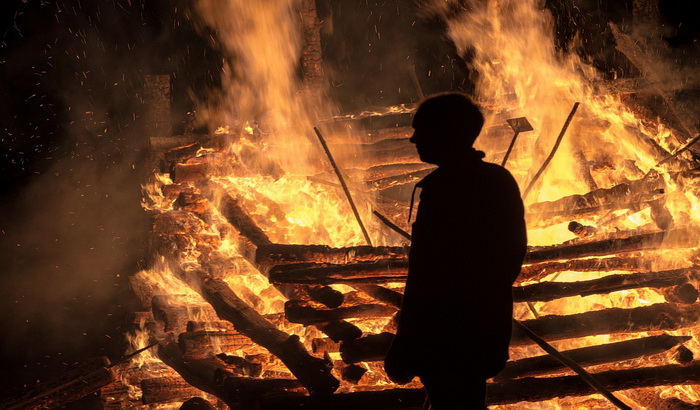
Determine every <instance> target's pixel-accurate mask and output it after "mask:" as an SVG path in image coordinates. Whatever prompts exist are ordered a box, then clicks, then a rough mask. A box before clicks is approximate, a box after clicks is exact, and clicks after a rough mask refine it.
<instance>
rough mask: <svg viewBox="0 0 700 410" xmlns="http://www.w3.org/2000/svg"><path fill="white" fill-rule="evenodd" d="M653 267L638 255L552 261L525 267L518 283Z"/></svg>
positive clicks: (521, 271)
mask: <svg viewBox="0 0 700 410" xmlns="http://www.w3.org/2000/svg"><path fill="white" fill-rule="evenodd" d="M650 268H651V266H650V264H648V263H645V262H643V261H641V260H640V258H639V257H638V256H636V255H634V256H629V257H622V256H615V257H611V258H591V259H571V260H567V261H552V262H542V263H534V264H532V265H525V266H523V267H522V268H521V270H520V275H519V276H518V282H523V281H527V280H540V279H543V278H544V277H546V276H549V275H551V274H553V273H556V272H563V271H579V272H590V271H612V270H629V271H634V270H645V269H650Z"/></svg>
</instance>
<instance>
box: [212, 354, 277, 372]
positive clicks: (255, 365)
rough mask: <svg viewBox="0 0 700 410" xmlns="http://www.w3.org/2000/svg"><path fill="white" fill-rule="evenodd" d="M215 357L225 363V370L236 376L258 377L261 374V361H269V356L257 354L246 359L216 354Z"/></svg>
mask: <svg viewBox="0 0 700 410" xmlns="http://www.w3.org/2000/svg"><path fill="white" fill-rule="evenodd" d="M216 357H217V358H218V359H219V360H221V361H222V362H224V363H226V365H227V370H228V371H230V372H232V373H233V374H235V375H238V376H245V377H260V376H261V375H262V372H263V361H269V357H270V355H265V354H258V355H252V356H246V357H239V356H234V355H229V354H226V353H220V354H217V355H216Z"/></svg>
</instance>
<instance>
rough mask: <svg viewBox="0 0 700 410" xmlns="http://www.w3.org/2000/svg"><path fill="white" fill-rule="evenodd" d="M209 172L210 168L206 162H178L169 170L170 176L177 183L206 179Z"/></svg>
mask: <svg viewBox="0 0 700 410" xmlns="http://www.w3.org/2000/svg"><path fill="white" fill-rule="evenodd" d="M210 173H211V170H210V168H209V165H208V164H206V163H195V164H185V163H178V164H175V165H174V166H173V169H172V171H171V172H170V178H171V179H172V180H173V181H174V182H175V183H178V184H181V183H184V182H198V181H202V180H205V179H207V177H208V176H209V174H210Z"/></svg>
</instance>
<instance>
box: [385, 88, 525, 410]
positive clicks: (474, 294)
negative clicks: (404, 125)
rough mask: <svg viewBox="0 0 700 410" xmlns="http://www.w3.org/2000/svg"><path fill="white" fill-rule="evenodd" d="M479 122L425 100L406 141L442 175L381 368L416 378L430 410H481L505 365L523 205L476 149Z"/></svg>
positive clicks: (419, 222) (429, 184)
mask: <svg viewBox="0 0 700 410" xmlns="http://www.w3.org/2000/svg"><path fill="white" fill-rule="evenodd" d="M483 123H484V117H483V115H482V114H481V112H480V111H479V108H478V107H476V105H474V103H472V101H471V100H470V99H469V97H467V96H466V95H464V94H460V93H447V94H439V95H436V96H433V97H430V98H428V99H426V100H425V101H424V102H423V103H422V104H421V105H420V107H419V108H418V111H417V112H416V114H415V117H414V119H413V128H414V129H415V132H414V134H413V137H412V138H411V142H412V143H414V144H416V149H417V150H418V155H419V156H420V159H421V160H422V161H424V162H428V163H431V164H436V165H438V168H437V169H436V170H435V171H433V172H432V173H431V174H430V175H428V176H426V177H425V178H424V179H423V180H422V181H420V182H419V183H418V185H417V186H418V187H420V188H422V191H421V194H420V203H419V205H418V211H417V214H416V218H415V222H414V223H413V232H412V244H411V251H410V254H409V269H408V280H407V282H406V290H405V293H404V299H403V306H402V308H401V313H400V318H399V325H398V331H397V334H396V338H395V339H394V342H393V344H392V346H391V349H390V351H389V353H388V354H387V357H386V361H385V368H386V371H387V373H388V374H389V376H390V377H391V378H392V379H393V380H394V381H396V382H399V383H407V382H408V381H410V380H411V379H412V378H413V376H418V377H420V380H421V382H422V383H423V384H424V385H425V388H426V390H427V392H428V397H429V398H430V401H431V405H432V406H433V409H434V410H443V409H482V408H485V397H486V379H488V378H491V377H493V376H495V375H496V374H497V373H498V372H499V371H501V370H502V369H503V367H504V366H505V363H506V361H507V360H508V344H509V342H510V336H511V320H512V313H513V298H512V289H511V287H512V284H513V281H514V280H515V278H516V277H517V275H518V273H519V272H520V268H521V264H522V261H523V258H524V256H525V252H526V245H527V237H526V231H525V221H524V216H523V215H524V211H523V203H522V200H521V199H520V192H519V190H518V186H517V184H516V182H515V180H514V179H513V177H512V176H511V174H510V173H509V172H508V171H507V170H506V169H504V168H502V167H500V166H498V165H494V164H491V163H487V162H484V161H482V158H483V157H484V153H483V152H480V151H476V150H475V149H474V148H473V147H472V144H473V143H474V141H475V140H476V137H477V136H478V135H479V133H480V132H481V127H482V126H483Z"/></svg>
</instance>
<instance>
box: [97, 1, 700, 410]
mask: <svg viewBox="0 0 700 410" xmlns="http://www.w3.org/2000/svg"><path fill="white" fill-rule="evenodd" d="M302 3H303V6H302V7H303V10H302V14H301V15H302V19H303V21H304V27H305V30H304V36H305V44H306V47H305V48H304V50H303V53H302V66H303V69H304V72H305V74H306V78H307V82H306V87H307V88H306V89H305V90H306V92H311V91H309V90H313V89H314V88H315V87H318V84H317V83H318V82H320V81H321V80H322V73H321V68H320V65H321V59H320V46H319V41H320V40H319V38H318V35H319V34H318V22H317V20H316V18H315V11H314V8H313V2H310V1H304V2H302ZM524 3H525V2H524ZM637 3H639V4H641V3H643V2H641V1H640V2H636V3H635V4H637ZM455 24H456V23H455ZM613 32H614V34H615V38H616V40H617V44H618V49H620V50H621V51H622V52H623V53H624V54H625V55H629V56H630V60H631V61H632V64H634V65H636V66H638V68H639V69H640V71H643V72H644V71H653V70H654V68H653V67H650V66H649V64H646V63H645V60H644V58H643V56H642V54H640V53H639V50H637V49H636V48H635V47H637V45H636V44H635V43H634V42H632V41H631V40H630V39H629V38H628V37H626V35H625V34H623V33H622V32H620V30H618V29H617V28H616V27H613ZM456 42H457V43H458V41H456ZM651 77H652V76H651V75H647V79H651ZM150 81H151V82H152V87H151V91H152V93H151V94H150V97H149V98H153V100H154V104H155V105H156V106H158V107H160V108H162V107H164V106H165V105H167V104H165V105H164V104H162V103H161V104H158V103H157V102H155V101H158V100H161V101H167V89H168V88H167V78H163V77H152V78H150ZM651 83H652V84H651V87H652V88H653V87H656V86H658V83H657V82H654V81H651ZM620 84H622V85H625V86H629V82H624V81H620V82H619V83H618V84H617V86H616V87H617V88H616V87H613V86H611V85H610V84H607V85H606V86H605V87H598V88H597V89H596V90H595V92H593V91H591V92H590V93H589V94H587V96H588V97H589V98H591V99H592V100H593V99H595V98H598V97H599V95H600V94H601V93H603V94H606V95H605V96H604V97H600V98H601V100H605V101H606V104H607V103H609V101H608V99H609V98H612V97H611V96H610V95H607V94H608V93H610V92H611V90H613V89H614V90H617V91H615V92H620V91H619V89H620V87H622V86H621V85H620ZM648 86H649V85H648V84H647V85H642V88H645V89H646V88H648ZM623 88H624V87H623ZM636 91H637V90H631V92H636ZM622 92H625V93H629V92H630V90H628V89H626V90H623V91H622ZM596 93H597V94H596ZM660 94H663V93H661V92H660ZM147 97H148V96H147ZM662 100H664V101H665V103H667V104H671V102H670V101H667V100H665V98H662ZM588 103H589V102H588V101H583V102H582V105H583V107H584V112H583V113H581V114H579V115H580V117H581V119H580V121H578V123H575V124H574V127H573V129H571V130H570V131H569V134H573V136H574V137H572V139H574V140H576V141H577V142H575V143H572V144H570V147H569V149H570V152H569V153H559V154H557V155H559V156H562V155H564V156H567V155H569V156H570V157H569V159H568V162H569V163H570V164H573V165H571V166H570V168H575V169H576V173H577V174H576V175H579V182H581V183H582V184H584V185H585V186H586V187H587V190H586V191H581V190H580V189H579V190H578V191H577V192H579V193H571V192H569V191H566V190H563V191H562V192H565V194H561V193H560V194H556V193H547V194H546V195H542V194H541V195H540V198H550V199H549V200H547V199H537V200H530V201H528V205H527V210H528V225H529V228H530V231H531V232H530V235H531V237H532V238H533V240H534V242H536V243H538V245H533V246H531V247H530V249H529V253H528V255H527V257H526V263H525V265H524V266H523V270H522V273H521V275H520V278H519V280H518V283H517V286H516V287H514V289H513V292H514V295H515V300H516V302H517V306H516V318H517V319H518V320H520V321H521V322H522V323H523V324H524V325H525V326H526V327H527V328H529V329H530V330H532V331H533V332H535V333H536V334H537V335H539V336H540V337H542V338H543V339H545V340H547V341H548V342H551V344H553V345H555V346H556V347H557V348H558V349H559V350H560V351H562V353H563V354H564V355H566V356H567V357H569V358H570V359H572V360H574V361H575V362H577V363H578V364H579V365H581V366H583V367H585V368H586V369H587V370H588V371H589V372H590V373H592V374H593V376H594V377H595V378H596V379H597V380H598V381H599V382H600V383H601V384H602V385H604V386H605V388H606V389H608V390H610V391H615V392H620V397H621V399H622V400H623V401H625V402H627V403H629V405H632V406H637V407H640V408H685V407H683V406H685V405H687V406H690V405H691V404H689V402H691V401H698V400H700V396H699V395H698V392H700V391H698V390H696V389H697V388H696V387H693V386H694V385H697V384H700V364H698V363H695V362H694V357H693V354H694V352H695V351H697V348H698V347H700V345H698V339H697V337H698V325H697V324H698V320H699V319H700V304H699V303H698V301H697V299H698V291H697V284H698V280H699V279H700V266H699V265H700V258H698V253H697V247H698V228H697V225H696V224H695V223H694V219H693V218H694V217H696V215H694V214H697V208H696V207H697V202H696V201H698V199H700V196H699V195H698V179H697V178H698V176H699V175H698V172H699V171H698V168H697V162H696V160H697V157H696V155H695V154H694V153H693V151H692V150H691V149H688V148H689V147H690V146H691V145H692V143H694V142H695V139H694V138H693V137H694V134H693V133H692V131H690V130H689V129H688V128H687V127H686V126H684V125H682V124H683V122H682V121H680V122H678V121H676V123H674V124H666V126H667V129H670V131H668V132H666V133H665V134H664V133H661V134H663V138H661V137H659V135H660V134H659V133H656V134H653V135H651V134H649V133H645V132H642V131H641V128H642V127H641V124H642V121H641V120H635V121H636V122H635V123H636V124H637V125H639V127H640V129H634V130H630V128H631V127H632V126H631V125H630V123H625V124H623V125H618V124H613V123H612V120H611V119H610V118H609V117H605V118H602V117H601V116H600V115H601V114H600V113H599V112H597V111H596V110H597V109H600V104H603V103H600V102H597V103H590V104H589V107H588V108H586V106H587V104H588ZM499 104H500V102H494V103H493V104H492V105H489V104H485V106H486V108H487V110H488V117H489V122H488V126H487V128H486V129H485V131H484V134H483V135H482V137H481V139H482V140H484V141H486V142H485V143H488V144H489V145H488V146H487V148H489V149H488V157H487V160H491V161H494V162H495V161H500V160H501V158H502V157H503V155H504V152H505V147H506V146H507V145H508V142H509V141H510V137H511V136H512V135H511V134H512V131H511V128H509V126H508V124H507V123H506V119H507V118H509V117H513V116H515V115H514V114H517V113H520V112H522V111H520V109H519V108H517V107H516V106H515V105H513V106H507V104H501V105H499ZM596 104H598V106H596ZM413 108H414V107H412V106H403V107H393V109H387V110H384V111H383V112H364V113H360V114H355V115H347V116H335V117H332V118H326V121H325V122H322V123H321V124H320V126H321V128H322V129H325V130H327V131H329V132H328V135H329V137H330V138H329V141H330V149H331V150H332V151H334V152H336V153H338V162H339V163H340V164H341V167H342V168H343V173H344V174H345V175H346V176H347V177H348V179H349V180H350V181H351V188H352V190H353V193H354V195H355V196H356V198H357V199H358V202H361V203H363V204H364V211H363V212H364V214H365V221H366V222H368V223H369V224H370V228H371V229H370V230H371V232H372V235H373V236H374V237H375V238H377V239H378V241H377V242H378V243H380V244H381V245H379V246H370V245H364V244H361V243H362V238H361V236H359V234H358V232H357V230H356V228H355V227H354V219H353V218H352V214H351V213H349V212H348V208H347V206H346V204H345V203H344V199H343V197H342V191H341V190H340V186H339V185H338V184H337V182H336V179H335V177H334V175H333V173H332V172H331V170H330V169H329V168H328V167H327V166H326V165H325V162H324V161H325V160H324V157H323V154H322V152H321V151H320V149H318V147H317V148H316V151H315V155H316V157H317V160H316V163H315V167H316V172H314V173H307V174H292V173H289V172H287V171H286V170H285V169H284V167H283V166H282V165H281V164H280V163H279V162H277V161H276V160H275V158H274V156H271V155H268V154H269V152H268V151H266V149H267V147H266V144H267V143H268V142H267V141H266V140H265V135H264V134H265V132H263V131H261V130H260V129H259V128H256V126H255V124H252V123H246V124H245V125H244V126H242V127H240V129H234V130H232V129H228V128H221V129H219V130H217V131H216V132H214V133H212V134H210V135H195V134H192V133H189V134H186V135H182V136H171V135H169V131H168V129H167V126H164V125H163V123H162V121H160V120H162V118H163V117H167V112H165V113H164V112H159V113H157V115H156V116H155V117H154V120H153V121H151V124H153V126H152V128H151V133H152V135H151V148H152V151H151V153H150V156H151V165H152V168H153V169H154V171H155V173H154V177H153V180H152V181H150V182H149V184H148V185H145V186H144V192H145V198H144V207H145V209H146V210H147V212H149V213H150V214H151V215H152V232H151V238H150V243H149V248H150V252H149V254H150V255H151V257H150V260H149V268H148V269H147V270H145V271H143V272H141V273H139V274H138V275H136V276H134V277H133V278H132V280H131V283H132V287H133V290H134V293H135V294H136V295H137V296H138V299H139V301H140V308H141V309H140V311H139V312H135V314H134V317H135V319H134V322H135V325H136V327H137V328H138V329H139V332H138V333H137V334H136V336H134V341H133V343H134V347H135V348H138V347H143V346H145V345H146V344H147V343H148V342H149V341H157V342H158V345H157V347H156V348H154V349H152V350H151V351H149V354H147V355H144V356H142V357H139V358H138V360H133V361H131V362H129V363H125V364H121V365H119V366H115V367H114V368H113V369H114V371H110V372H109V375H111V376H110V377H107V378H106V379H105V381H104V383H102V384H105V383H110V384H109V385H107V387H105V388H103V389H102V391H101V396H102V398H103V401H104V403H105V406H106V408H132V407H135V406H138V404H137V403H138V402H137V401H140V402H142V403H144V404H149V405H150V404H163V405H164V406H165V405H167V404H168V403H171V404H170V405H172V406H179V403H182V402H185V401H187V400H195V398H198V397H199V399H196V400H208V404H207V405H209V406H211V407H212V408H225V407H226V406H228V407H230V408H232V409H291V408H305V409H308V408H320V409H327V408H333V409H345V408H347V409H357V408H362V409H374V408H377V409H380V408H381V409H413V408H415V409H420V408H423V403H424V401H425V393H424V391H423V389H422V386H421V385H420V383H419V382H418V380H414V381H413V382H411V383H409V384H408V385H403V386H399V385H394V384H392V383H391V382H390V381H389V380H388V378H387V377H386V375H385V374H384V371H383V368H382V362H383V357H384V354H385V352H386V351H387V349H388V346H389V344H390V343H391V340H392V337H393V332H394V330H395V327H394V326H395V323H394V317H395V315H396V312H397V311H398V309H399V307H400V304H401V298H402V283H403V281H404V280H405V277H406V273H407V267H408V265H407V251H408V246H409V243H408V241H406V239H405V238H403V237H401V236H399V235H396V233H395V232H393V231H391V230H389V229H387V228H386V227H383V225H382V223H381V222H380V221H379V220H378V219H376V218H375V219H370V218H367V216H368V215H369V214H370V212H371V210H375V211H378V212H379V213H380V214H382V215H386V216H387V217H388V219H390V220H392V221H394V222H395V223H396V224H397V225H399V226H400V227H401V228H403V229H404V230H408V223H406V222H405V221H407V214H408V212H409V209H408V208H409V206H408V203H407V201H405V199H406V198H405V195H404V196H402V194H401V192H402V189H403V190H405V188H410V187H412V186H413V184H415V182H417V181H418V180H420V178H422V177H423V176H425V175H427V174H428V173H429V172H431V170H432V168H431V166H429V165H426V164H423V163H421V162H420V161H419V160H418V158H417V156H416V154H415V151H414V149H413V148H412V146H411V144H410V143H409V142H408V138H409V137H410V135H411V131H412V130H411V127H410V123H411V113H412V110H413ZM620 109H622V108H620ZM624 113H625V115H628V114H629V115H632V114H630V112H629V111H624ZM675 120H678V118H677V117H676V118H675ZM561 121H563V118H561ZM575 121H577V120H575ZM678 123H680V124H681V125H678ZM545 126H547V127H548V126H549V125H547V124H545ZM589 127H590V128H593V127H598V128H600V129H601V130H605V129H611V130H612V132H613V133H614V132H615V130H618V129H623V128H624V129H625V132H626V133H627V134H629V135H631V137H630V136H626V137H624V138H636V140H635V141H634V142H629V143H633V144H634V143H636V144H638V149H639V150H640V151H643V152H644V153H648V154H649V157H650V158H648V159H647V161H646V163H645V164H642V163H641V161H640V160H639V159H631V158H626V157H624V152H621V153H620V154H619V156H620V158H611V157H610V154H609V152H607V151H606V152H603V153H602V154H601V152H602V151H603V150H601V152H596V148H597V147H591V146H586V145H585V144H584V143H581V142H580V141H579V140H578V135H579V134H583V133H585V129H586V128H589ZM684 128H685V129H684ZM346 130H350V131H349V132H345V131H346ZM310 131H311V130H304V131H302V133H307V134H310ZM343 135H345V136H344V137H343ZM620 138H622V137H620ZM662 140H663V141H662ZM307 143H308V141H307ZM626 143H628V142H626ZM309 144H310V143H309ZM540 149H541V150H545V149H548V148H544V147H542V148H540ZM524 154H525V152H522V153H520V155H521V156H523V155H524ZM533 155H534V154H533ZM511 161H514V159H511ZM516 161H517V160H516ZM534 162H535V160H534V159H533V158H530V159H521V163H519V164H518V165H514V168H513V169H514V171H513V172H514V173H515V174H516V176H518V175H519V177H522V178H527V177H528V176H529V174H527V173H521V174H518V172H519V170H521V169H524V168H531V167H530V165H532V166H534V167H535V168H536V167H537V166H538V165H539V164H536V163H534ZM511 163H512V162H511ZM531 163H532V164H531ZM649 164H651V165H649ZM551 183H552V180H551V179H550V180H545V181H540V183H539V185H535V192H537V191H538V190H539V191H546V190H547V186H548V184H551ZM543 187H544V188H543ZM280 191H285V192H283V193H282V195H279V196H278V195H277V193H280ZM574 191H575V190H574ZM580 192H583V193H580ZM323 201H326V202H327V204H324V205H323V206H324V207H323V208H322V207H321V202H323ZM289 203H294V204H291V205H290V204H289ZM304 203H305V204H307V205H308V208H309V209H310V211H311V212H312V214H313V213H316V214H339V215H334V217H336V218H335V219H332V221H331V222H330V225H322V224H321V225H313V224H311V223H307V222H306V221H305V220H304V219H305V218H307V219H308V218H311V219H313V217H314V215H311V216H309V215H300V214H298V213H297V212H296V209H295V206H296V205H298V204H304ZM673 207H680V208H673ZM309 209H307V211H308V210H309ZM346 214H347V215H346ZM316 216H319V215H316ZM552 232H554V236H551V233H552ZM567 235H568V236H567ZM338 236H340V237H346V239H347V238H354V239H349V240H348V242H351V243H352V242H353V241H354V244H352V245H348V246H337V245H334V244H335V243H337V242H338V240H337V237H338ZM318 238H321V240H319V241H318V242H314V240H318ZM557 238H564V239H565V240H561V239H557ZM340 242H341V243H343V242H342V241H340ZM446 286H449V284H446ZM465 297H468V290H466V289H465ZM436 337H452V338H460V337H480V335H474V334H470V333H469V331H468V329H460V328H459V323H455V327H454V329H446V330H445V334H444V335H442V336H436ZM511 346H512V360H511V361H510V362H509V363H508V365H507V367H506V369H505V370H504V371H503V372H502V373H501V374H500V375H499V376H498V377H497V378H495V379H493V380H492V381H491V382H490V383H489V387H488V389H489V390H488V392H489V393H488V394H489V395H488V403H489V404H490V405H493V406H496V408H508V405H509V404H514V403H517V408H525V407H526V406H527V405H526V404H525V403H524V402H540V401H546V400H552V401H553V403H554V405H559V406H563V407H565V406H567V405H573V404H579V405H589V406H591V407H604V406H606V405H609V403H607V402H606V401H605V400H603V399H602V398H601V396H599V395H596V391H595V390H594V389H593V388H592V387H591V386H589V385H588V384H586V383H585V382H583V381H582V380H581V379H580V378H579V377H578V376H577V375H575V374H574V373H573V372H571V370H570V369H568V368H567V367H566V366H565V365H563V364H561V363H560V362H559V361H557V360H555V359H553V358H552V357H550V356H548V355H546V354H543V352H542V351H540V350H539V348H537V347H536V346H535V345H534V344H533V342H532V341H531V340H530V339H529V338H527V337H526V336H525V335H523V334H522V333H519V332H516V333H515V334H514V337H513V340H512V343H511ZM450 354H460V355H469V354H479V353H478V352H445V355H446V357H445V360H449V355H450ZM98 367H100V368H102V367H103V366H98ZM114 372H116V373H114ZM115 374H118V375H119V377H118V378H117V377H116V376H115ZM115 379H117V380H116V381H114V380H115ZM99 387H100V386H97V387H96V388H99ZM196 400H195V401H196ZM172 403H177V404H172ZM200 404H201V403H200ZM193 405H194V404H193ZM501 406H502V407H501ZM182 408H186V406H185V405H183V407H182Z"/></svg>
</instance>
